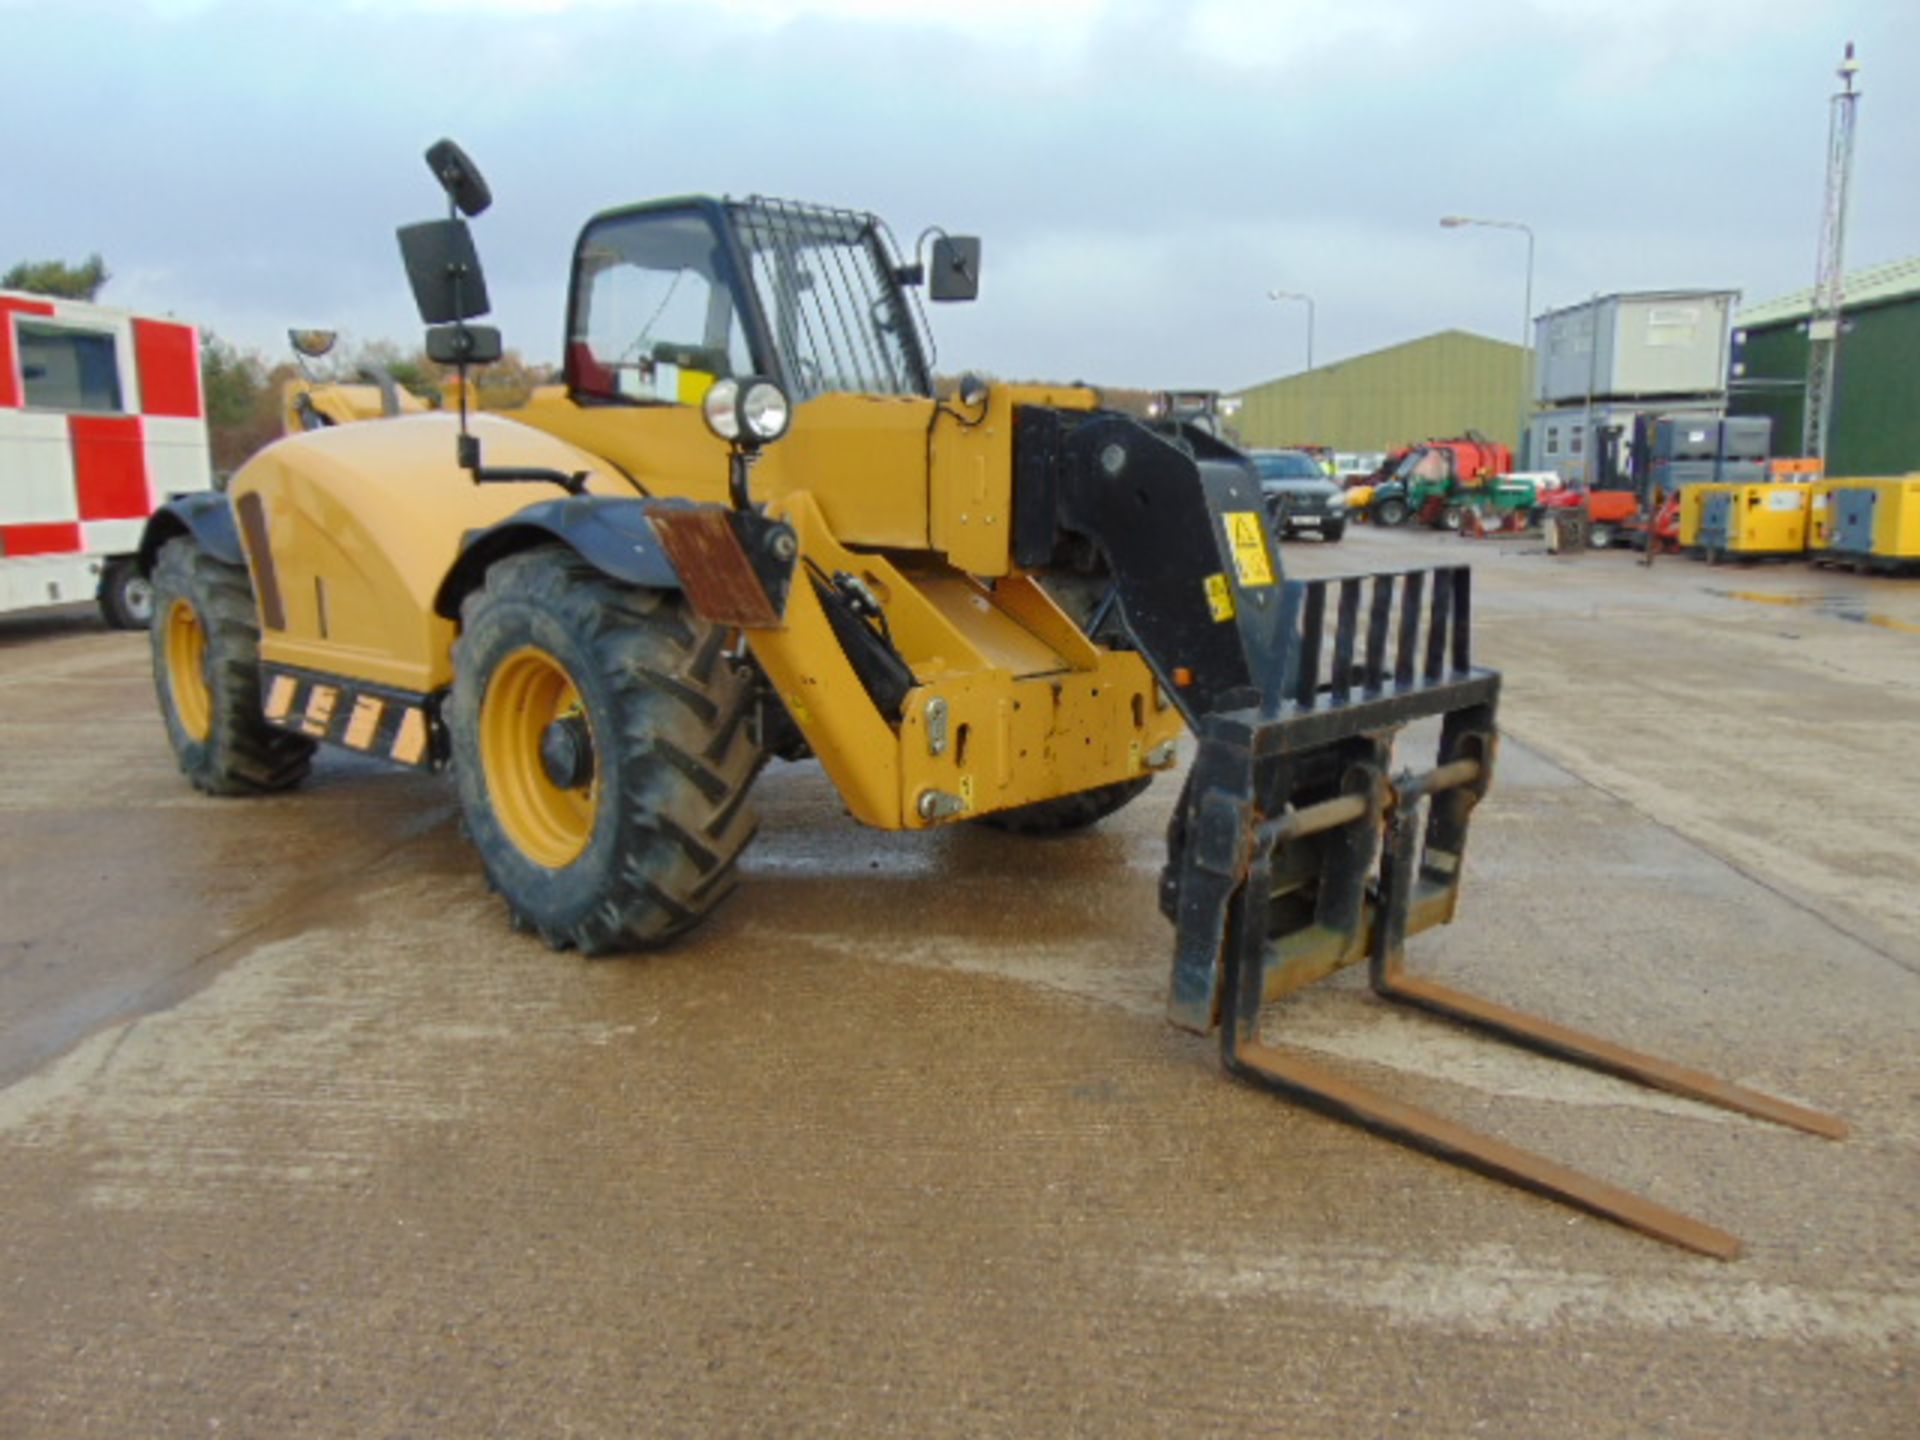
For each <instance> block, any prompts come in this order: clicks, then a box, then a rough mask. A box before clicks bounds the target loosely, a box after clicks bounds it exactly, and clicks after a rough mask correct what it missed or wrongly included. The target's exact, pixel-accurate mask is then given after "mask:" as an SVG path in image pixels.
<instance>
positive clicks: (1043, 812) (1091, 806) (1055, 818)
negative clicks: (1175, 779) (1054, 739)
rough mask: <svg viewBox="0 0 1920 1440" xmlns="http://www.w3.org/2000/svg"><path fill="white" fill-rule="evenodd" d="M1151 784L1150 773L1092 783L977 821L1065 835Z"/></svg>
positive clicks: (1002, 827) (1011, 829)
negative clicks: (1091, 786) (1108, 781)
mask: <svg viewBox="0 0 1920 1440" xmlns="http://www.w3.org/2000/svg"><path fill="white" fill-rule="evenodd" d="M1152 783H1153V776H1151V775H1141V776H1138V777H1137V778H1135V779H1132V780H1116V781H1114V782H1113V784H1111V785H1096V786H1095V787H1094V788H1093V789H1091V790H1082V791H1079V792H1078V793H1077V794H1073V795H1059V796H1055V797H1054V798H1053V799H1051V800H1036V801H1034V802H1033V803H1032V804H1031V805H1016V806H1014V807H1013V808H1012V809H1010V810H996V811H994V812H993V813H992V814H990V815H982V816H980V817H979V821H978V823H979V824H982V825H986V826H989V827H991V828H992V829H995V830H1005V831H1008V832H1009V833H1011V834H1014V835H1065V834H1068V833H1070V832H1072V831H1075V830H1084V829H1086V828H1087V827H1088V826H1089V825H1095V824H1098V823H1099V822H1100V821H1102V820H1104V819H1106V818H1107V816H1109V815H1111V814H1113V812H1114V811H1116V810H1119V809H1121V808H1122V807H1124V806H1126V805H1128V804H1130V803H1132V802H1133V801H1134V800H1137V799H1138V798H1139V797H1140V796H1141V795H1142V794H1143V793H1144V792H1145V791H1146V788H1147V787H1148V786H1149V785H1151V784H1152Z"/></svg>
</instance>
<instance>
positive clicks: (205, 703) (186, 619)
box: [165, 599, 213, 742]
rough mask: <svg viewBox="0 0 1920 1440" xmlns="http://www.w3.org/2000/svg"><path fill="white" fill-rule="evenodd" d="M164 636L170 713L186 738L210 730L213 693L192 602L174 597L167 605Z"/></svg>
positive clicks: (202, 737) (204, 634)
mask: <svg viewBox="0 0 1920 1440" xmlns="http://www.w3.org/2000/svg"><path fill="white" fill-rule="evenodd" d="M166 624H167V629H166V636H165V645H166V656H167V692H168V693H169V694H170V695H171V696H172V697H173V713H174V715H175V716H177V717H178V718H179V721H180V728H181V729H182V730H184V731H186V734H187V738H188V739H189V740H192V741H195V742H200V741H204V740H205V739H206V738H207V736H209V735H211V734H212V733H213V692H212V691H211V690H209V689H208V688H207V632H206V629H205V628H204V627H203V626H202V625H201V624H200V616H199V614H198V613H196V612H195V610H194V608H193V605H192V602H190V601H188V600H185V599H177V600H175V601H174V602H173V604H171V605H169V606H168V607H167V622H166Z"/></svg>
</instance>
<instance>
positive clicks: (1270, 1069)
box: [1228, 1041, 1740, 1260]
mask: <svg viewBox="0 0 1920 1440" xmlns="http://www.w3.org/2000/svg"><path fill="white" fill-rule="evenodd" d="M1228 1064H1229V1066H1230V1068H1232V1069H1233V1070H1234V1071H1235V1072H1236V1073H1237V1074H1239V1075H1240V1076H1242V1077H1243V1078H1245V1079H1247V1080H1251V1081H1253V1082H1254V1083H1255V1084H1257V1085H1259V1086H1261V1087H1262V1088H1263V1089H1267V1090H1271V1091H1273V1092H1275V1093H1276V1094H1279V1095H1281V1096H1283V1097H1284V1098H1286V1099H1289V1100H1293V1101H1296V1102H1298V1103H1300V1104H1302V1105H1306V1106H1309V1107H1311V1108H1312V1109H1315V1110H1319V1111H1322V1112H1323V1113H1326V1114H1329V1115H1332V1116H1333V1117H1334V1118H1336V1119H1339V1120H1344V1121H1346V1122H1348V1123H1349V1124H1353V1125H1358V1126H1360V1127H1361V1128H1362V1129H1366V1130H1371V1131H1372V1132H1373V1133H1374V1134H1376V1135H1380V1136H1384V1137H1385V1138H1386V1139H1389V1140H1394V1141H1397V1142H1399V1143H1400V1144H1402V1145H1407V1146H1410V1147H1412V1148H1413V1149H1415V1150H1420V1151H1423V1152H1425V1153H1426V1154H1429V1155H1434V1156H1437V1157H1439V1158H1440V1159H1442V1160H1447V1161H1450V1162H1452V1163H1453V1164H1456V1165H1461V1166H1464V1167H1466V1168H1468V1169H1470V1170H1477V1171H1479V1172H1480V1173H1481V1174H1483V1175H1487V1176H1490V1177H1491V1178H1493V1179H1496V1180H1503V1181H1506V1182H1507V1183H1508V1184H1511V1185H1517V1186H1519V1187H1521V1188H1522V1189H1526V1190H1532V1191H1535V1192H1536V1193H1538V1194H1541V1195H1545V1196H1547V1197H1549V1198H1551V1199H1554V1200H1559V1201H1561V1202H1563V1203H1564V1204H1568V1205H1572V1206H1574V1207H1575V1208H1577V1209H1580V1210H1585V1211H1587V1212H1588V1213H1589V1214H1592V1215H1598V1216H1600V1217H1601V1218H1603V1219H1606V1220H1612V1221H1615V1222H1616V1223H1618V1224H1621V1225H1625V1226H1627V1227H1629V1228H1630V1229H1634V1230H1638V1231H1640V1232H1641V1233H1643V1234H1646V1235H1651V1236H1653V1237H1654V1238H1655V1239H1657V1240H1664V1241H1666V1242H1667V1243H1669V1244H1672V1245H1678V1246H1680V1247H1682V1248H1683V1249H1687V1250H1692V1251H1695V1252H1696V1253H1698V1254H1701V1255H1711V1256H1712V1257H1714V1258H1715V1259H1716V1260H1732V1259H1734V1258H1735V1257H1736V1256H1738V1255H1739V1253H1740V1240H1739V1238H1738V1237H1737V1236H1734V1235H1730V1234H1728V1233H1727V1232H1726V1231H1724V1230H1720V1229H1717V1228H1715V1227H1714V1226H1712V1225H1709V1224H1707V1223H1706V1222H1705V1221H1701V1220H1695V1219H1694V1218H1693V1217H1692V1216H1690V1215H1683V1214H1681V1213H1680V1212H1679V1211H1678V1210H1669V1209H1668V1208H1667V1207H1666V1206H1664V1205H1660V1204H1657V1203H1656V1202H1654V1201H1652V1200H1649V1199H1647V1198H1646V1197H1645V1196H1642V1195H1636V1194H1634V1193H1633V1192H1632V1191H1631V1190H1623V1189H1621V1188H1620V1187H1619V1186H1617V1185H1609V1184H1608V1183H1607V1182H1606V1181H1604V1180H1600V1179H1596V1178H1595V1177H1594V1176H1591V1175H1588V1174H1585V1173H1583V1172H1581V1171H1579V1170H1574V1169H1570V1168H1569V1167H1567V1166H1565V1165H1562V1164H1560V1163H1559V1162H1558V1161H1556V1160H1549V1159H1548V1158H1547V1157H1546V1156H1544V1155H1539V1154H1536V1153H1534V1152H1533V1151H1531V1150H1525V1149H1522V1148H1521V1147H1520V1146H1518V1145H1509V1144H1508V1143H1507V1142H1506V1141H1504V1140H1499V1139H1496V1138H1495V1137H1493V1136H1491V1135H1484V1134H1482V1133H1481V1132H1479V1131H1477V1130H1469V1129H1468V1128H1467V1127H1466V1126H1464V1125H1458V1124H1455V1123H1454V1122H1453V1121H1451V1120H1448V1119H1445V1118H1444V1117H1442V1116H1439V1115H1435V1114H1433V1113H1432V1112H1431V1111H1428V1110H1422V1109H1420V1108H1419V1107H1418V1106H1415V1105H1407V1104H1404V1103H1402V1102H1401V1101H1398V1100H1395V1099H1393V1098H1392V1097H1390V1096H1386V1095H1382V1094H1380V1093H1378V1092H1377V1091H1373V1090H1369V1089H1367V1088H1366V1087H1365V1086H1361V1085H1355V1084H1353V1083H1352V1082H1351V1081H1348V1080H1343V1079H1342V1078H1340V1077H1339V1076H1337V1075H1335V1074H1333V1073H1332V1072H1331V1071H1327V1070H1323V1069H1321V1068H1320V1067H1319V1066H1317V1065H1314V1064H1312V1063H1311V1062H1309V1061H1306V1060H1302V1059H1300V1058H1299V1057H1298V1056H1294V1055H1288V1054H1284V1053H1282V1052H1281V1051H1278V1050H1275V1049H1272V1048H1271V1047H1269V1046H1266V1045H1263V1044H1260V1043H1258V1042H1249V1041H1241V1042H1240V1043H1239V1044H1238V1045H1237V1046H1234V1047H1233V1048H1232V1051H1231V1053H1230V1054H1229V1056H1228Z"/></svg>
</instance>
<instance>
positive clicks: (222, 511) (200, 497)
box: [139, 490, 247, 576]
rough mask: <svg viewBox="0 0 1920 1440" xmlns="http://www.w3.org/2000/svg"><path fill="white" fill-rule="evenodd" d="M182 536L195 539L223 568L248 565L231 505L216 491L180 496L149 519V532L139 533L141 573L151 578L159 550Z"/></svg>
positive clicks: (147, 528) (147, 529) (158, 556)
mask: <svg viewBox="0 0 1920 1440" xmlns="http://www.w3.org/2000/svg"><path fill="white" fill-rule="evenodd" d="M180 535H190V536H192V537H193V540H194V543H196V544H197V545H199V547H200V548H201V549H202V550H205V551H206V552H207V553H208V554H209V555H211V556H213V558H214V559H216V560H218V561H220V562H221V563H222V564H225V565H244V564H246V563H247V557H246V554H245V552H244V551H242V549H241V548H240V527H239V525H238V524H237V523H235V521H234V518H233V505H232V502H230V501H229V500H228V499H227V497H226V496H225V495H223V494H221V493H220V492H219V491H217V490H198V491H195V492H194V493H193V494H191V495H177V496H175V497H174V498H173V499H171V500H169V501H167V503H166V504H164V505H162V506H161V507H160V508H159V509H158V510H156V511H154V512H153V514H151V515H149V516H148V517H147V526H146V529H144V530H142V531H141V532H140V558H139V565H140V573H141V574H142V575H147V576H151V575H152V574H153V566H154V562H155V561H157V560H158V559H159V558H160V547H161V546H162V545H164V544H166V543H167V542H168V541H169V540H172V539H174V538H175V537H176V536H180Z"/></svg>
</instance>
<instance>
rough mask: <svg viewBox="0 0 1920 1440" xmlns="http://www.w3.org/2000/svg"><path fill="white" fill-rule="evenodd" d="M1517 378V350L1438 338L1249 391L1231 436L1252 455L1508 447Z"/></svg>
mask: <svg viewBox="0 0 1920 1440" xmlns="http://www.w3.org/2000/svg"><path fill="white" fill-rule="evenodd" d="M1525 368H1526V352H1525V351H1524V350H1522V349H1521V348H1520V347H1519V346H1518V345H1512V344H1508V343H1507V342H1505V341H1502V340H1489V339H1487V338H1486V337H1485V336H1483V335H1472V334H1469V333H1468V332H1467V331H1465V330H1442V331H1441V332H1440V333H1439V334H1437V335H1428V336H1426V337H1425V338H1424V339H1420V340H1409V341H1407V342H1405V343H1404V344H1400V345H1390V346H1388V347H1387V348H1386V349H1384V350H1375V351H1372V352H1370V353H1368V354H1365V355H1356V356H1354V357H1353V358H1352V359H1349V360H1338V361H1335V362H1334V363H1333V364H1331V365H1320V366H1316V367H1315V368H1314V369H1312V370H1306V371H1302V372H1301V373H1299V374H1297V375H1285V376H1282V377H1281V378H1279V379H1278V380H1269V381H1266V382H1264V383H1263V384H1258V385H1252V386H1249V387H1248V388H1247V389H1245V390H1242V391H1240V392H1238V396H1237V398H1238V400H1239V402H1240V409H1239V413H1238V414H1236V415H1235V416H1234V417H1233V427H1234V429H1235V430H1237V431H1238V432H1239V435H1240V439H1241V443H1243V444H1245V445H1247V446H1249V447H1252V448H1254V449H1261V448H1267V447H1274V446H1284V445H1326V446H1329V447H1331V448H1333V449H1335V450H1354V451H1368V450H1391V449H1392V448H1394V447H1395V446H1397V445H1405V444H1407V443H1408V442H1409V441H1413V440H1424V439H1426V438H1427V437H1428V436H1431V435H1459V434H1461V433H1463V432H1465V431H1467V430H1469V429H1473V430H1479V431H1481V432H1482V433H1484V434H1485V435H1486V436H1487V437H1488V438H1489V439H1493V440H1500V441H1504V442H1505V443H1506V444H1508V445H1512V444H1513V443H1514V441H1515V436H1516V434H1517V430H1518V426H1519V421H1520V408H1521V404H1522V385H1521V381H1522V376H1523V374H1524V372H1525ZM1228 398H1229V399H1232V398H1236V397H1232V396H1230V397H1228Z"/></svg>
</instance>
